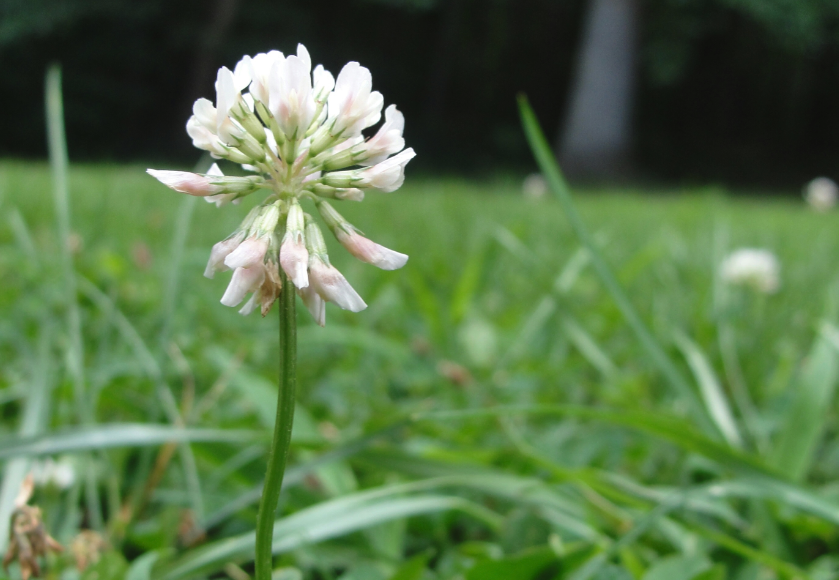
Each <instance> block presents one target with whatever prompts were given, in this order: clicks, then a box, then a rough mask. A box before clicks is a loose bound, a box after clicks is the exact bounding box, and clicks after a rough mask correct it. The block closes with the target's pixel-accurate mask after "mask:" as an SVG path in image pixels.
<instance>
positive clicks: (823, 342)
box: [773, 322, 839, 481]
mask: <svg viewBox="0 0 839 580" xmlns="http://www.w3.org/2000/svg"><path fill="white" fill-rule="evenodd" d="M837 349H839V329H837V328H836V327H834V326H832V325H830V324H828V323H827V322H824V323H822V326H821V328H820V330H819V334H818V336H817V337H816V340H815V342H814V343H813V347H812V348H811V350H810V353H809V355H808V356H807V359H806V360H805V362H804V367H803V368H802V370H801V373H800V377H799V379H798V381H796V383H795V395H794V399H793V402H792V406H791V407H790V409H789V413H788V414H787V416H786V421H785V423H784V426H783V429H782V430H781V432H780V434H779V436H778V442H777V446H776V448H775V453H774V456H773V465H774V466H775V467H776V468H777V469H778V470H779V471H782V472H783V473H786V474H788V475H789V476H790V477H791V478H792V479H793V480H795V481H802V480H803V479H804V478H805V477H806V476H807V473H808V472H809V470H810V465H811V464H812V461H813V456H814V454H815V451H816V447H817V445H818V444H819V441H820V440H821V437H822V434H823V432H824V429H825V427H826V422H827V418H828V412H829V410H830V407H831V401H832V399H833V394H834V392H835V390H836V382H837V379H839V353H837Z"/></svg>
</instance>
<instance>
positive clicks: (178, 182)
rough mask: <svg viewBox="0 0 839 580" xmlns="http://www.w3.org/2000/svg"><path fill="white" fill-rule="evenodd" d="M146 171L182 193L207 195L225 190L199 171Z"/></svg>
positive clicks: (199, 195)
mask: <svg viewBox="0 0 839 580" xmlns="http://www.w3.org/2000/svg"><path fill="white" fill-rule="evenodd" d="M146 173H148V174H149V175H151V176H152V177H154V178H155V179H157V180H158V181H159V182H160V183H162V184H163V185H166V186H167V187H171V188H172V189H174V190H175V191H178V192H180V193H186V194H189V195H195V196H198V197H205V196H208V195H215V194H217V193H221V192H222V191H224V187H222V186H220V185H214V184H213V183H212V180H211V179H208V178H207V177H206V176H204V175H199V174H198V173H189V172H188V171H164V170H159V169H147V170H146Z"/></svg>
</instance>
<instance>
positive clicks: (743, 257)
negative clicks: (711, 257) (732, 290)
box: [720, 248, 781, 294]
mask: <svg viewBox="0 0 839 580" xmlns="http://www.w3.org/2000/svg"><path fill="white" fill-rule="evenodd" d="M780 270H781V266H780V264H779V263H778V259H777V258H776V257H775V254H773V253H772V252H770V251H769V250H763V249H755V248H741V249H739V250H735V251H734V252H732V253H731V254H729V255H728V256H727V257H726V258H725V260H723V262H722V265H721V266H720V276H721V277H722V279H723V281H725V282H727V283H729V284H733V285H736V286H748V287H750V288H753V289H754V290H757V291H758V292H762V293H764V294H772V293H773V292H776V291H777V290H778V288H779V287H780V285H781V279H780Z"/></svg>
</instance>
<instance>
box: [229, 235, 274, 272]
mask: <svg viewBox="0 0 839 580" xmlns="http://www.w3.org/2000/svg"><path fill="white" fill-rule="evenodd" d="M267 251H268V238H248V239H247V240H245V241H244V242H242V243H241V244H239V246H238V247H237V248H236V249H235V250H233V251H232V252H230V254H228V255H227V257H225V258H224V265H225V266H227V267H228V268H251V267H261V266H262V262H263V260H264V259H265V252H267Z"/></svg>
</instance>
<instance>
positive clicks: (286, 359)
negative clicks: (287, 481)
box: [255, 270, 297, 580]
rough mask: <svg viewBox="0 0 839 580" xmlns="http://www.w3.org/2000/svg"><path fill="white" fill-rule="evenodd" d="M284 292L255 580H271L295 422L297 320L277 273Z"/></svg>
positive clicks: (289, 290) (288, 288)
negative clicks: (277, 379)
mask: <svg viewBox="0 0 839 580" xmlns="http://www.w3.org/2000/svg"><path fill="white" fill-rule="evenodd" d="M280 276H281V277H282V281H283V291H282V293H281V294H280V385H279V387H280V389H279V393H278V396H277V418H276V420H275V423H274V437H273V440H272V442H271V450H270V451H269V453H268V470H267V473H266V475H265V486H264V487H263V488H262V499H261V500H260V502H259V512H258V514H257V516H256V556H255V564H256V576H255V580H271V572H272V567H273V566H272V563H273V557H272V550H271V545H272V543H273V536H274V515H275V513H276V511H277V502H278V500H279V498H280V490H281V488H282V485H283V474H284V473H285V466H286V460H287V459H288V448H289V444H290V443H291V425H292V422H293V420H294V394H295V391H296V390H297V317H296V312H295V305H296V302H295V300H296V294H295V291H294V285H293V284H292V283H291V280H289V278H288V276H286V275H285V272H283V271H282V270H280Z"/></svg>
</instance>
